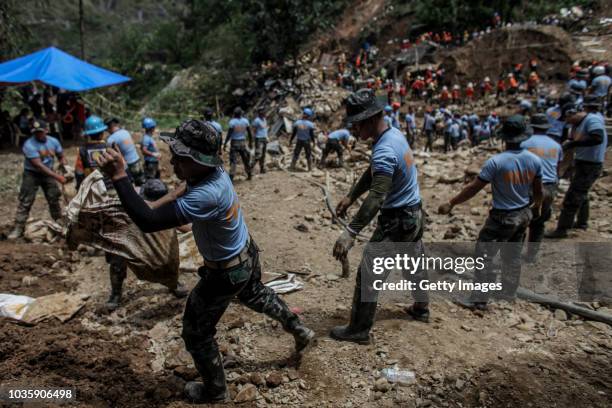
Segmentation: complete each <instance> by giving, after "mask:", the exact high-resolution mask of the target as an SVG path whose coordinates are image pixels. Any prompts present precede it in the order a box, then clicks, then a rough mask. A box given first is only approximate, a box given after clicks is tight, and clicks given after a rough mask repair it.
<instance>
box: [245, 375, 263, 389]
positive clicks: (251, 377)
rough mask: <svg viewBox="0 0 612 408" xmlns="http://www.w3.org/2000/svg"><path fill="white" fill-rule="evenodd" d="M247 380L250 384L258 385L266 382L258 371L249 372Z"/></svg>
mask: <svg viewBox="0 0 612 408" xmlns="http://www.w3.org/2000/svg"><path fill="white" fill-rule="evenodd" d="M249 381H251V384H254V385H256V386H258V387H260V386H263V385H264V384H265V383H266V380H265V379H264V377H263V375H261V374H260V373H251V375H249Z"/></svg>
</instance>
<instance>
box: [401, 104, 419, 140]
mask: <svg viewBox="0 0 612 408" xmlns="http://www.w3.org/2000/svg"><path fill="white" fill-rule="evenodd" d="M404 121H405V122H406V137H407V138H408V143H409V144H410V147H411V148H412V149H414V148H415V147H416V136H417V126H416V119H415V117H414V110H413V109H412V107H409V108H408V112H407V113H406V115H405V116H404Z"/></svg>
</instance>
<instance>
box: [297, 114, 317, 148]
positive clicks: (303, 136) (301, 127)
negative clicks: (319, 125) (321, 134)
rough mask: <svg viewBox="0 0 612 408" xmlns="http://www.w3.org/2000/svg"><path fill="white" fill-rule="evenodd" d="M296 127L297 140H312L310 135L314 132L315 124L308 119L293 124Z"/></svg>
mask: <svg viewBox="0 0 612 408" xmlns="http://www.w3.org/2000/svg"><path fill="white" fill-rule="evenodd" d="M293 126H295V128H296V129H297V130H296V134H295V136H296V137H297V140H301V141H303V142H308V141H309V140H310V133H311V131H313V130H314V127H315V125H314V123H312V122H311V121H309V120H306V119H298V120H296V121H295V123H294V124H293Z"/></svg>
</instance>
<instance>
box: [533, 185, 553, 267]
mask: <svg viewBox="0 0 612 408" xmlns="http://www.w3.org/2000/svg"><path fill="white" fill-rule="evenodd" d="M556 195H557V183H546V184H544V185H543V189H542V196H543V197H542V209H541V211H540V216H539V217H537V218H534V219H532V220H531V222H530V223H529V237H528V241H529V244H528V247H527V256H528V257H529V258H532V259H533V258H535V256H536V255H537V253H538V251H539V249H540V242H542V238H543V237H544V229H545V224H546V222H547V221H548V220H550V217H551V216H552V205H553V202H554V201H555V196H556Z"/></svg>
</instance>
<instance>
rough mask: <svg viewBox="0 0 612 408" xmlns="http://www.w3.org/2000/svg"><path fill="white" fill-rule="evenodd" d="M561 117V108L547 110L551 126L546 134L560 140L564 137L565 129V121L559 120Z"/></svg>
mask: <svg viewBox="0 0 612 408" xmlns="http://www.w3.org/2000/svg"><path fill="white" fill-rule="evenodd" d="M560 117H561V108H560V107H559V106H551V107H550V108H548V109H547V110H546V119H548V124H549V125H550V128H549V129H548V130H547V131H546V133H547V134H549V135H551V136H553V137H556V138H558V139H561V136H563V128H564V127H565V121H562V120H559V118H560Z"/></svg>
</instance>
